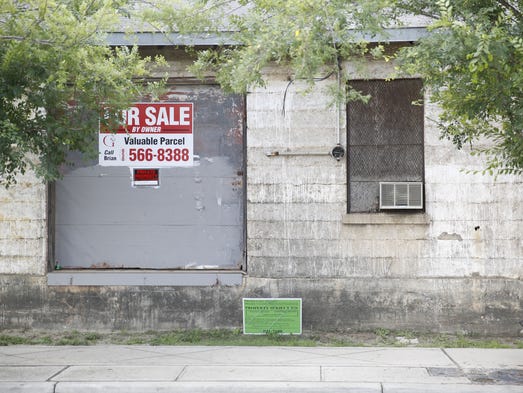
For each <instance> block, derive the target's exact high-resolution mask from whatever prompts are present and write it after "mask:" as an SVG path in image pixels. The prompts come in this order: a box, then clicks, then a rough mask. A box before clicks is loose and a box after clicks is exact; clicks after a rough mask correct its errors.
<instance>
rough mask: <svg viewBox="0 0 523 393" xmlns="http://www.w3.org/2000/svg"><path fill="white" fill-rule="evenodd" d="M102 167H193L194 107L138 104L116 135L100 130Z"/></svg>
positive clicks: (187, 105) (174, 104) (126, 117)
mask: <svg viewBox="0 0 523 393" xmlns="http://www.w3.org/2000/svg"><path fill="white" fill-rule="evenodd" d="M98 146H99V164H100V165H103V166H128V167H140V168H151V167H152V168H159V167H174V166H191V165H193V104H192V103H137V104H134V105H133V106H132V107H130V108H129V109H127V110H125V111H123V125H122V126H121V127H119V128H118V130H117V131H116V133H114V131H111V130H109V129H106V128H103V127H101V128H100V134H99V143H98Z"/></svg>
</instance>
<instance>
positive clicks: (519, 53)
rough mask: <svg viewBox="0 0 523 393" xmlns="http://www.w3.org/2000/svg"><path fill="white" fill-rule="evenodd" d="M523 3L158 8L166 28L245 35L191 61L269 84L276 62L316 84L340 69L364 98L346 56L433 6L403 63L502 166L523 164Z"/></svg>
mask: <svg viewBox="0 0 523 393" xmlns="http://www.w3.org/2000/svg"><path fill="white" fill-rule="evenodd" d="M522 11H523V2H522V1H521V0H439V1H429V0H354V1H346V0H328V1H315V0H254V1H247V0H240V1H229V0H193V1H172V2H166V1H162V2H159V4H158V7H157V9H156V10H155V12H154V15H155V19H156V20H162V21H163V22H164V24H163V28H165V29H171V30H176V31H179V32H181V33H182V34H188V35H190V34H195V33H207V34H209V33H210V34H218V35H220V34H222V35H223V34H224V33H226V34H227V37H228V39H229V41H232V42H236V43H238V45H236V46H234V45H233V46H231V45H229V46H227V45H222V46H219V47H217V48H211V49H207V50H203V51H197V52H196V56H197V58H196V60H195V62H194V64H193V65H192V67H191V70H192V71H193V72H195V73H196V74H197V75H201V76H203V75H205V74H206V73H208V72H213V73H214V74H215V75H216V78H217V80H218V82H220V84H221V85H222V86H223V87H224V88H225V89H227V90H231V91H235V92H245V91H247V90H248V88H249V87H251V86H256V85H257V86H260V85H261V86H262V85H263V84H264V82H265V81H264V79H263V72H262V69H263V67H265V66H267V65H269V64H271V63H274V62H275V63H277V64H280V65H284V66H286V67H288V68H289V70H290V77H291V78H301V79H305V80H307V81H309V82H310V83H311V84H313V83H314V82H315V79H316V78H317V77H318V76H321V75H332V74H336V75H337V77H338V78H339V79H340V82H341V83H340V84H339V85H340V86H342V88H341V89H334V93H335V96H336V99H337V100H338V102H340V101H347V100H350V99H358V98H359V99H362V98H363V97H361V96H360V95H359V94H358V93H357V92H354V91H351V90H350V89H348V90H346V86H347V83H346V82H347V81H348V80H350V75H347V74H346V73H344V72H343V70H342V69H340V68H339V60H340V59H345V60H347V59H352V60H354V59H361V58H362V57H364V56H368V55H373V56H380V55H381V47H379V46H378V47H370V46H369V45H368V43H367V41H366V39H365V37H369V36H372V35H374V36H379V37H382V38H383V41H384V42H385V41H386V34H385V29H384V28H385V27H387V26H389V27H390V26H392V25H395V24H396V25H399V24H400V22H399V19H397V18H398V17H400V16H402V15H405V14H414V15H425V16H428V17H429V18H431V20H432V25H431V26H430V27H429V30H430V35H429V36H428V37H426V38H423V39H421V40H420V41H419V42H418V43H417V45H415V46H412V47H408V48H404V49H403V50H402V51H400V52H399V60H400V64H401V68H400V70H399V71H400V72H401V73H410V74H415V75H420V76H421V77H422V78H423V79H424V80H425V86H426V87H427V88H428V89H429V90H430V92H431V94H432V100H434V101H435V102H436V103H438V104H439V105H440V106H441V108H442V114H441V116H440V118H439V125H440V127H441V131H442V137H446V138H449V139H450V140H451V141H452V142H454V144H455V145H456V146H457V147H458V148H461V147H463V146H464V145H466V144H468V145H472V147H473V149H472V153H473V154H484V155H485V156H486V157H487V164H486V167H485V171H488V172H490V173H501V174H502V173H521V172H522V171H523V131H522V130H523V103H522V102H523V100H522V98H523V38H522V37H523V17H522Z"/></svg>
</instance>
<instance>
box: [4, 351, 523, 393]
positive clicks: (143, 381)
mask: <svg viewBox="0 0 523 393" xmlns="http://www.w3.org/2000/svg"><path fill="white" fill-rule="evenodd" d="M0 392H1V393H13V392H16V393H18V392H23V393H27V392H31V393H32V392H37V393H73V392H74V393H87V392H89V393H92V392H94V393H97V392H104V393H120V392H122V393H149V392H165V393H179V392H190V393H203V392H205V393H234V392H241V393H261V392H264V393H265V392H275V393H283V392H286V393H287V392H288V393H298V392H300V393H315V392H328V393H342V392H343V393H487V392H488V393H516V392H517V393H523V349H470V348H458V349H456V348H453V349H445V348H419V347H416V348H411V347H399V348H396V347H388V348H377V347H207V346H148V345H93V346H26V345H13V346H5V347H0Z"/></svg>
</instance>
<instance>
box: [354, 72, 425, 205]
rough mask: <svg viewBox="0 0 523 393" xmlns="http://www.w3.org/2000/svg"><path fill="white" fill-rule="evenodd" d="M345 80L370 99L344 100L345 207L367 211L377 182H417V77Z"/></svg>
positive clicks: (374, 197)
mask: <svg viewBox="0 0 523 393" xmlns="http://www.w3.org/2000/svg"><path fill="white" fill-rule="evenodd" d="M350 85H351V86H352V87H353V88H354V89H356V90H358V91H360V92H362V93H363V94H368V95H370V96H371V99H370V101H369V103H367V104H365V103H363V102H360V101H356V102H351V103H349V104H348V105H347V132H348V135H347V140H348V155H347V163H348V187H349V190H348V194H349V206H348V211H349V212H372V211H377V210H378V206H379V203H377V202H376V201H377V200H378V198H379V187H378V183H379V182H380V181H423V172H424V153H423V136H424V135H423V121H424V113H423V106H422V105H421V104H420V101H421V99H422V93H421V90H422V82H421V80H419V79H401V80H394V81H384V80H370V81H352V82H351V83H350ZM413 103H417V104H413Z"/></svg>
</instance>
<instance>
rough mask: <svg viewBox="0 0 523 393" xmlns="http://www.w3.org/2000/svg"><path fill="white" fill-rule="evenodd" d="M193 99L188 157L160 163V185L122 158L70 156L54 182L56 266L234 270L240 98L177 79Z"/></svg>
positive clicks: (180, 93)
mask: <svg viewBox="0 0 523 393" xmlns="http://www.w3.org/2000/svg"><path fill="white" fill-rule="evenodd" d="M165 101H166V102H190V103H192V104H193V105H194V132H193V134H194V158H195V160H194V166H190V167H177V168H161V169H160V176H159V177H160V179H159V182H160V186H159V187H158V188H149V187H132V183H131V171H130V170H129V168H127V167H110V166H109V167H105V166H104V167H101V166H100V165H98V160H94V161H93V162H88V163H85V162H82V161H81V157H78V159H77V160H76V165H75V166H74V167H70V168H67V170H66V173H65V174H64V178H63V179H62V180H60V181H58V182H56V184H55V195H56V197H55V226H54V227H55V247H54V248H55V255H54V257H55V260H56V261H57V262H58V263H59V264H60V265H61V266H62V267H63V268H113V269H114V268H146V269H218V268H219V269H239V268H240V267H241V266H242V265H243V266H244V265H245V264H244V258H245V252H244V249H245V239H244V238H245V220H244V214H245V213H244V185H243V183H244V182H243V173H244V142H243V141H244V137H243V130H244V122H245V108H244V97H242V96H239V95H225V94H224V93H223V92H222V91H221V90H220V89H219V88H218V87H217V86H209V85H176V86H172V87H171V90H170V92H169V94H168V95H167V96H166V100H165Z"/></svg>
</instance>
